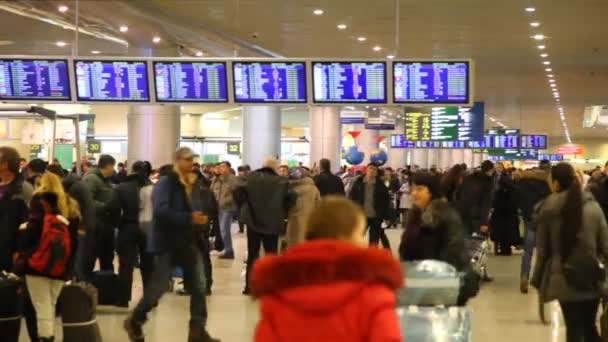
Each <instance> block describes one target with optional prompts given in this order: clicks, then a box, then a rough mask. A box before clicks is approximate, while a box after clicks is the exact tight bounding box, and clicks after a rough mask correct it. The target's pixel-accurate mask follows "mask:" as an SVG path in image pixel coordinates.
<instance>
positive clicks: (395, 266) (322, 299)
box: [251, 196, 403, 342]
mask: <svg viewBox="0 0 608 342" xmlns="http://www.w3.org/2000/svg"><path fill="white" fill-rule="evenodd" d="M365 223H366V219H365V215H364V214H363V211H362V210H361V208H359V206H357V205H356V204H354V203H353V202H351V201H349V200H347V199H344V198H343V197H332V196H329V197H326V198H324V199H323V200H322V201H321V202H320V205H319V207H318V208H316V209H315V210H314V211H313V212H312V214H311V216H310V218H309V221H308V226H307V228H308V230H307V240H308V241H307V242H304V243H302V244H299V245H296V246H294V247H292V248H290V249H288V250H287V251H286V252H285V253H283V254H282V255H279V256H268V257H265V258H263V259H261V260H259V261H258V262H257V263H256V265H255V266H254V269H253V272H252V278H251V284H252V287H251V293H252V294H253V295H254V296H255V297H257V298H259V299H260V302H261V303H260V311H261V319H260V321H259V322H258V326H257V328H256V332H255V341H258V342H288V341H289V342H291V341H298V342H329V341H332V342H333V341H348V342H357V341H361V342H363V341H366V342H367V341H370V342H400V341H401V333H400V330H399V320H398V317H397V312H396V299H395V290H396V289H398V288H400V287H401V286H402V285H403V275H402V273H401V268H400V265H399V262H398V261H397V260H396V259H395V258H394V257H393V256H392V255H391V253H390V252H389V251H385V250H380V249H377V248H367V242H366V241H365V239H364V232H365Z"/></svg>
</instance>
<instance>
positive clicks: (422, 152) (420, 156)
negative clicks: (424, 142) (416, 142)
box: [412, 148, 429, 169]
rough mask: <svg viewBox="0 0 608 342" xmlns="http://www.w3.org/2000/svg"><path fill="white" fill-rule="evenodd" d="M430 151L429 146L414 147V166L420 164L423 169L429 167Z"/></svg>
mask: <svg viewBox="0 0 608 342" xmlns="http://www.w3.org/2000/svg"><path fill="white" fill-rule="evenodd" d="M428 164H429V152H428V149H427V148H415V149H412V166H414V165H418V166H419V167H420V168H421V169H427V168H428V167H429V165H428Z"/></svg>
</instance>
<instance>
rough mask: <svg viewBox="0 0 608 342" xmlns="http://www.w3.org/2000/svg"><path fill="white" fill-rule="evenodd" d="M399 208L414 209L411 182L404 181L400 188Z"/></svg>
mask: <svg viewBox="0 0 608 342" xmlns="http://www.w3.org/2000/svg"><path fill="white" fill-rule="evenodd" d="M399 195H400V199H399V209H412V205H413V204H414V203H413V201H412V195H411V190H410V183H409V182H407V181H406V182H403V184H402V185H401V187H400V188H399Z"/></svg>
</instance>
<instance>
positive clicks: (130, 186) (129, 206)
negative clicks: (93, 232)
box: [114, 174, 146, 229]
mask: <svg viewBox="0 0 608 342" xmlns="http://www.w3.org/2000/svg"><path fill="white" fill-rule="evenodd" d="M145 185H146V179H145V178H144V177H142V176H140V175H137V174H134V175H129V176H127V178H126V179H125V180H124V181H123V182H122V183H120V184H119V185H118V186H117V187H116V190H115V191H114V194H115V196H116V199H115V202H116V205H117V206H118V207H117V208H118V209H120V210H119V213H120V220H119V224H118V228H119V229H123V228H127V229H137V228H138V227H139V208H140V207H141V206H140V204H139V190H140V189H141V188H142V187H143V186H145Z"/></svg>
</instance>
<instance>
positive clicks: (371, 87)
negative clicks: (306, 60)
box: [312, 62, 387, 103]
mask: <svg viewBox="0 0 608 342" xmlns="http://www.w3.org/2000/svg"><path fill="white" fill-rule="evenodd" d="M312 69H313V73H312V80H313V81H312V82H313V85H314V86H313V95H314V96H313V100H314V102H317V103H348V102H358V103H386V100H387V98H386V97H387V96H386V63H384V62H313V63H312Z"/></svg>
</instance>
